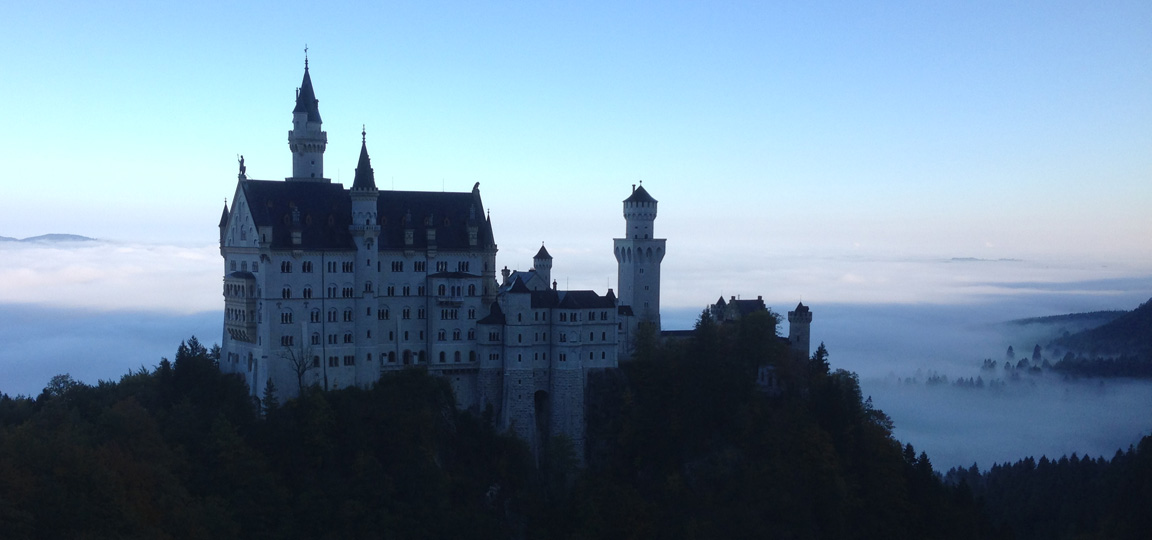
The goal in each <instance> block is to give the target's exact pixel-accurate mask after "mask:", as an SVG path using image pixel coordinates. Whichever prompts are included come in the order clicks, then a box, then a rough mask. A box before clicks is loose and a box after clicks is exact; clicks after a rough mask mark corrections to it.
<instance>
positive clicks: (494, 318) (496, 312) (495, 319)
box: [476, 302, 508, 324]
mask: <svg viewBox="0 0 1152 540" xmlns="http://www.w3.org/2000/svg"><path fill="white" fill-rule="evenodd" d="M507 322H508V319H507V318H506V317H505V316H504V311H503V310H502V309H500V304H498V303H496V302H492V311H491V312H489V313H488V316H487V317H484V318H483V319H480V320H478V321H476V324H505V323H507Z"/></svg>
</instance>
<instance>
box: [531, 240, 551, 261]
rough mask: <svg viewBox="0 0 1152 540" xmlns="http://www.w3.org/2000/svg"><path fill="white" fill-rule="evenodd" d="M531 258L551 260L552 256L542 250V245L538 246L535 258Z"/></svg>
mask: <svg viewBox="0 0 1152 540" xmlns="http://www.w3.org/2000/svg"><path fill="white" fill-rule="evenodd" d="M532 258H533V259H551V258H552V256H551V255H549V254H548V250H546V249H544V244H540V251H537V252H536V256H535V257H532Z"/></svg>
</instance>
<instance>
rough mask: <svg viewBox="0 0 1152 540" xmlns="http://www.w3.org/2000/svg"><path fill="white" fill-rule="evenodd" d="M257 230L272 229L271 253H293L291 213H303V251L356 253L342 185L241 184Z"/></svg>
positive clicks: (349, 213) (242, 182)
mask: <svg viewBox="0 0 1152 540" xmlns="http://www.w3.org/2000/svg"><path fill="white" fill-rule="evenodd" d="M240 186H241V188H242V189H243V190H244V197H245V198H246V199H247V200H248V208H250V209H251V211H252V221H253V222H254V224H255V225H256V226H257V227H272V238H268V239H266V241H267V242H269V243H270V244H271V247H272V249H293V248H294V247H296V246H293V244H292V228H293V223H292V210H293V209H298V210H299V211H300V225H299V227H300V232H301V244H300V246H299V247H300V249H311V250H349V249H356V244H354V243H353V242H352V235H351V234H350V233H349V232H348V226H349V225H350V224H351V222H352V199H351V198H349V197H348V193H347V192H345V191H344V186H342V185H340V184H330V183H325V182H283V181H271V180H241V181H240Z"/></svg>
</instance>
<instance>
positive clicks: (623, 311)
mask: <svg viewBox="0 0 1152 540" xmlns="http://www.w3.org/2000/svg"><path fill="white" fill-rule="evenodd" d="M616 313H617V314H619V315H624V316H627V317H631V316H633V315H634V314H633V313H632V306H618V307H617V308H616Z"/></svg>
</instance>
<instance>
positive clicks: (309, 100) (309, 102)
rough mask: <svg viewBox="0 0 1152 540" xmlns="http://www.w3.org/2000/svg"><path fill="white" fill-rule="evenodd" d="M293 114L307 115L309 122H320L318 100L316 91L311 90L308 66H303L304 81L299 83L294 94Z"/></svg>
mask: <svg viewBox="0 0 1152 540" xmlns="http://www.w3.org/2000/svg"><path fill="white" fill-rule="evenodd" d="M292 112H293V113H298V112H306V113H308V121H309V122H321V121H322V120H320V100H318V99H316V91H315V90H313V89H312V77H309V76H308V66H307V65H305V66H304V80H303V81H302V82H301V83H300V91H299V92H297V93H296V108H295V109H292Z"/></svg>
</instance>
